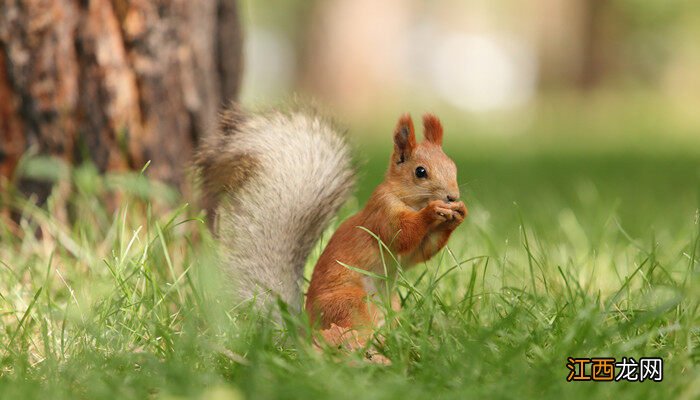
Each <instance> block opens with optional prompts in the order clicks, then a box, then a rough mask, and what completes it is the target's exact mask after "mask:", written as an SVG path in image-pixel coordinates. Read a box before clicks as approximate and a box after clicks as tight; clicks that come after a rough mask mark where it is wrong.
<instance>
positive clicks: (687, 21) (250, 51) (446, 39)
mask: <svg viewBox="0 0 700 400" xmlns="http://www.w3.org/2000/svg"><path fill="white" fill-rule="evenodd" d="M242 10H243V12H242V15H243V20H244V23H245V24H246V26H245V29H244V31H245V32H246V39H245V42H246V48H245V49H246V51H245V60H246V66H245V71H246V72H245V77H244V82H243V94H242V101H243V102H244V103H246V104H248V105H253V106H256V105H259V106H265V105H269V104H270V103H273V104H274V103H275V102H279V101H284V100H285V99H288V98H289V96H290V93H300V94H301V96H302V97H304V98H312V99H315V100H316V102H317V103H319V104H322V108H323V109H326V110H328V112H329V113H330V114H332V115H335V116H336V117H337V119H338V120H339V122H340V125H341V126H343V127H346V128H347V129H348V132H349V136H350V138H351V140H352V141H353V142H354V143H355V147H356V149H357V151H356V153H357V155H358V159H359V165H360V172H361V180H360V184H359V189H358V197H359V200H360V202H362V201H364V200H365V199H366V198H367V197H368V196H369V193H370V192H371V190H372V189H373V187H374V186H375V185H376V184H377V183H378V182H379V181H381V179H382V174H383V169H384V168H385V164H386V160H387V157H388V154H389V152H390V150H391V136H390V133H391V131H392V128H393V125H394V123H395V120H396V118H397V117H398V115H400V114H401V113H403V112H411V113H412V114H413V116H414V118H420V115H421V114H422V113H423V112H433V113H436V114H437V115H439V116H440V117H441V119H442V120H443V124H444V125H445V129H446V143H445V149H446V152H447V153H448V154H450V155H451V156H453V157H454V158H455V161H456V162H457V164H458V167H459V175H460V176H459V180H460V184H463V186H462V194H463V196H464V197H465V199H466V200H467V201H468V203H469V204H468V205H469V206H470V209H471V220H472V222H482V223H489V224H493V225H495V226H496V227H500V228H503V229H509V228H510V229H511V230H517V224H514V220H515V219H517V218H516V216H517V214H518V212H519V211H518V209H519V210H520V212H522V213H524V214H525V215H528V216H529V218H530V219H532V223H533V224H534V225H535V226H534V227H535V228H536V227H537V225H541V226H542V227H543V229H542V234H545V235H547V234H548V232H549V233H550V234H553V235H557V234H558V232H556V231H554V232H553V231H552V229H551V227H552V226H556V225H558V224H559V222H561V221H560V220H561V219H562V218H566V217H565V215H569V214H568V213H570V212H571V213H573V215H575V216H576V218H578V219H579V220H581V222H582V224H583V227H584V228H585V229H586V230H587V231H588V232H587V233H589V234H594V233H595V232H596V230H600V227H601V226H602V225H605V224H606V223H608V222H609V220H610V219H611V218H614V219H615V221H616V222H615V223H620V224H621V225H622V226H624V227H625V229H627V230H628V231H629V232H630V234H633V235H635V236H636V235H644V234H646V233H648V232H649V230H650V228H653V227H655V226H656V227H663V228H671V229H673V228H674V227H675V228H679V227H680V226H683V225H686V224H688V223H692V221H693V217H694V213H695V209H696V208H697V206H698V196H697V194H698V193H697V191H698V185H697V182H698V173H699V172H700V164H699V163H698V161H700V158H699V157H698V156H699V155H700V114H699V113H698V112H697V111H698V105H700V74H698V73H697V71H699V70H700V46H697V38H698V37H700V3H698V2H694V1H683V0H671V1H657V0H651V1H644V2H639V1H627V0H618V1H604V0H590V1H589V0H578V1H567V2H562V1H553V0H539V1H528V2H515V1H492V2H477V1H440V2H429V1H417V0H413V1H412V0H391V1H386V2H381V3H379V4H377V3H376V2H370V1H368V0H365V1H350V0H330V1H296V2H284V3H274V4H273V3H270V2H253V1H247V2H243V3H242ZM515 204H517V206H516V205H515ZM484 205H486V206H487V207H486V208H487V209H488V211H487V209H484V208H483V207H482V206H484ZM600 205H603V207H602V208H601V206H600Z"/></svg>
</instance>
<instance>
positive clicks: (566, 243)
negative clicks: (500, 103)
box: [0, 139, 700, 399]
mask: <svg viewBox="0 0 700 400" xmlns="http://www.w3.org/2000/svg"><path fill="white" fill-rule="evenodd" d="M523 142H524V140H523ZM464 143H466V142H464ZM464 143H462V142H459V141H457V140H454V139H450V141H448V143H447V144H446V147H447V149H448V152H449V153H451V154H453V155H454V157H455V160H456V161H457V164H458V168H459V170H460V179H463V180H464V182H465V184H464V186H462V190H463V195H464V197H465V199H466V201H467V204H468V206H469V209H470V216H469V218H468V220H467V222H465V224H464V225H463V226H462V227H461V228H460V230H459V231H458V233H456V235H455V236H454V237H453V239H452V240H451V242H450V244H449V246H448V247H449V250H446V251H443V252H441V253H440V254H439V255H438V256H436V257H435V258H434V259H433V260H431V261H430V262H428V263H427V265H426V266H423V265H419V266H417V267H416V268H414V269H412V270H410V271H408V272H407V273H406V277H405V279H401V280H400V283H401V284H400V285H399V286H400V289H399V290H400V292H401V294H402V296H403V297H404V299H405V304H404V308H403V310H402V311H401V312H400V313H398V314H396V315H392V320H393V323H392V324H391V325H390V326H387V327H385V328H383V329H382V332H381V333H382V334H383V335H384V336H385V337H386V342H385V345H384V346H383V347H382V352H383V353H384V354H386V355H387V356H388V357H389V358H391V360H393V364H392V365H391V366H378V365H373V364H368V363H364V362H361V361H360V359H361V356H360V355H357V354H340V353H337V352H335V351H333V350H332V349H328V350H326V351H323V352H316V351H314V349H313V348H312V347H311V345H310V344H309V341H308V339H307V336H306V335H305V334H304V330H305V329H304V320H303V318H299V317H295V316H289V317H288V318H286V319H285V321H284V322H283V323H275V322H273V321H272V320H271V319H270V318H268V316H266V315H259V314H256V313H254V312H252V311H251V310H250V309H248V308H247V307H246V305H240V304H232V303H231V302H230V301H228V299H227V295H226V290H225V288H223V287H222V285H221V284H220V279H218V276H217V273H216V268H215V265H216V257H215V252H214V251H212V249H213V247H214V244H213V241H212V239H211V237H210V236H209V235H208V233H207V231H206V228H205V226H204V224H203V223H202V222H201V220H200V219H199V217H200V214H199V213H198V212H197V210H196V209H194V207H191V206H187V205H186V204H184V201H185V200H184V199H182V198H180V197H178V196H177V195H176V194H174V193H173V192H172V191H171V190H169V189H168V188H165V187H162V186H160V185H158V184H157V183H155V182H150V181H148V180H146V179H145V178H143V177H142V176H140V175H139V174H133V175H108V176H106V177H100V176H99V175H98V174H96V173H95V171H94V170H93V169H92V168H90V167H88V166H86V167H80V168H76V169H72V170H71V169H67V168H64V169H56V168H51V167H50V165H49V166H48V167H47V166H46V165H43V166H42V163H41V162H37V163H35V165H34V167H33V168H34V169H36V171H34V172H33V173H35V174H39V175H41V172H42V171H44V172H45V173H46V174H47V175H51V174H53V176H52V179H55V180H57V181H58V182H59V183H58V185H57V189H56V190H55V191H54V194H53V195H52V197H51V199H50V201H49V202H48V203H47V204H46V205H45V206H42V207H36V206H34V205H33V203H32V201H31V199H23V198H22V197H21V196H19V195H17V194H16V193H14V192H12V191H10V190H9V189H8V191H6V193H5V196H4V201H5V202H6V203H9V204H11V205H12V207H14V208H15V209H17V210H20V211H21V212H22V219H21V221H22V223H21V225H20V226H19V227H17V229H14V228H13V227H11V226H9V225H3V226H2V227H1V228H0V346H1V347H0V398H2V399H20V398H21V399H29V398H51V399H76V398H78V399H113V398H119V399H131V398H133V399H143V398H153V399H180V398H183V399H184V398H193V399H239V398H318V397H333V398H336V399H343V398H347V399H357V398H363V399H364V398H476V399H480V398H514V397H518V398H538V399H539V398H562V397H566V398H676V399H694V398H697V397H698V396H700V372H698V370H697V368H696V365H697V363H698V361H699V360H700V352H699V351H698V346H700V340H699V334H700V331H699V330H698V329H699V328H700V324H699V323H700V311H699V310H698V307H699V300H700V274H699V273H698V269H697V264H698V261H697V259H698V256H699V254H700V253H699V251H698V250H699V242H700V225H699V224H698V193H697V188H698V174H697V170H698V165H699V164H698V161H700V157H699V156H698V153H697V152H694V151H693V150H692V149H689V148H687V147H684V148H677V149H675V148H674V149H670V150H669V149H667V150H668V151H662V149H661V148H659V147H656V145H654V144H652V145H649V146H648V147H647V148H646V150H645V148H644V146H641V147H640V146H637V147H636V148H635V149H634V150H628V149H624V148H621V147H615V148H612V149H606V150H605V151H596V150H591V149H589V150H586V151H568V152H562V151H559V150H558V148H556V147H552V148H550V149H547V148H546V146H539V145H538V144H537V143H535V144H530V146H531V147H529V149H530V150H532V151H520V150H516V149H515V148H516V147H518V146H517V145H513V144H512V143H511V144H510V145H503V146H495V149H496V150H491V151H489V150H485V149H484V148H480V147H479V146H478V145H474V146H471V145H470V146H467V145H465V144H464ZM541 143H543V142H542V141H541ZM541 143H540V144H541ZM374 147H377V146H374ZM518 148H520V147H518ZM640 148H641V150H640ZM386 151H388V145H387V146H384V147H383V148H381V149H379V150H377V151H376V153H372V152H370V153H368V154H366V155H365V158H366V159H365V162H364V164H362V166H361V181H360V185H359V186H360V187H359V190H358V199H359V200H354V201H351V202H350V204H349V205H348V206H347V207H346V209H345V210H344V211H343V213H342V215H347V214H348V213H349V212H352V211H353V210H355V209H357V207H358V204H359V203H360V202H361V201H362V200H363V199H364V198H366V196H367V195H368V193H369V191H370V190H371V188H372V187H373V185H374V184H375V183H376V182H377V181H378V180H379V179H381V176H382V173H383V172H382V171H383V168H384V165H385V159H386V154H385V152H386ZM27 169H28V170H31V168H30V167H27ZM49 172H50V173H49ZM115 195H116V197H115ZM114 198H116V199H117V201H111V203H110V201H109V200H108V199H114ZM61 204H67V208H63V207H61ZM110 204H112V205H114V204H117V205H118V207H116V210H114V211H110V209H111V206H110ZM62 210H67V211H66V212H62ZM341 218H342V216H341ZM336 224H337V221H336ZM331 231H332V227H331V228H330V229H329V231H328V232H327V234H326V235H325V237H324V240H327V238H328V235H330V233H331ZM319 251H320V246H319V247H318V248H317V249H315V250H314V253H313V254H312V257H311V259H310V260H309V265H313V262H314V260H315V258H316V257H318V253H319ZM568 356H572V357H597V356H610V357H615V358H617V359H618V360H619V359H621V358H622V357H623V356H624V357H635V358H636V359H639V358H640V357H644V356H646V357H663V359H664V361H665V365H664V380H663V382H661V383H653V382H645V383H629V382H618V383H606V382H571V383H567V382H566V380H565V379H566V376H567V373H568V370H567V368H566V366H565V364H566V358H567V357H568Z"/></svg>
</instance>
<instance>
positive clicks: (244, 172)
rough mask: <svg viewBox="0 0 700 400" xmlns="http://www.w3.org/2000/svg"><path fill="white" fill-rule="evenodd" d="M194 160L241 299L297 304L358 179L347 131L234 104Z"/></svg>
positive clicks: (307, 117)
mask: <svg viewBox="0 0 700 400" xmlns="http://www.w3.org/2000/svg"><path fill="white" fill-rule="evenodd" d="M195 163H196V166H197V168H198V172H199V175H200V179H201V183H202V189H203V192H204V202H205V207H206V208H207V209H208V211H209V218H210V223H211V226H212V228H213V229H214V232H215V233H216V235H217V236H218V238H219V245H220V246H221V256H222V262H223V268H224V272H225V273H226V274H227V275H228V276H229V277H230V279H231V282H232V283H233V284H234V285H235V287H234V290H235V291H236V293H237V294H238V295H239V297H240V299H243V300H245V299H251V298H256V299H257V301H258V302H262V303H263V304H265V303H268V302H270V300H274V298H275V297H276V296H279V297H280V298H281V299H282V300H284V301H285V302H287V303H288V304H289V305H290V306H291V307H293V308H295V309H300V308H301V297H302V293H301V286H300V285H301V281H302V275H303V269H304V265H305V262H306V258H307V257H308V255H309V253H310V251H311V249H312V246H313V245H314V244H315V243H316V242H317V241H318V239H319V237H320V235H321V233H322V232H323V230H324V229H325V228H326V226H327V224H328V222H329V221H330V219H331V218H332V217H333V216H334V215H335V214H336V213H337V211H338V209H339V208H340V206H341V205H342V204H343V203H344V202H345V201H346V199H347V198H348V196H349V195H350V192H351V190H352V186H353V183H354V173H353V170H352V168H351V156H350V151H349V148H348V146H347V145H346V143H345V140H344V139H343V137H342V136H341V135H339V134H338V133H337V132H335V131H334V130H333V128H332V127H331V125H330V124H329V123H327V122H325V121H324V120H322V119H321V118H320V117H318V116H316V115H313V114H310V113H305V112H289V113H285V112H279V111H272V112H268V113H245V112H243V111H241V110H240V109H239V108H238V106H236V105H235V104H234V105H231V106H230V107H229V108H228V109H227V110H225V111H224V112H223V113H222V115H221V117H220V126H219V129H218V131H217V132H216V133H215V134H214V135H212V136H210V137H208V138H206V139H205V140H204V141H203V143H202V144H201V145H200V148H199V150H198V152H197V155H196V158H195Z"/></svg>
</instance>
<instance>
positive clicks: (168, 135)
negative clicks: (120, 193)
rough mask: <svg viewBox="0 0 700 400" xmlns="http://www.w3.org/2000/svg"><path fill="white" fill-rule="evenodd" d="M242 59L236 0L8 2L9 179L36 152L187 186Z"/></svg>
mask: <svg viewBox="0 0 700 400" xmlns="http://www.w3.org/2000/svg"><path fill="white" fill-rule="evenodd" d="M241 60H242V56H241V30H240V23H239V19H238V12H237V4H236V0H198V1H191V0H0V177H5V178H7V179H10V180H11V179H12V177H13V175H14V174H15V169H16V166H17V162H18V160H19V158H20V156H21V155H22V154H23V153H24V152H25V151H27V150H28V149H32V150H33V151H36V152H37V153H39V154H44V155H50V156H55V157H58V158H61V159H63V160H65V161H67V162H69V163H71V164H76V163H81V162H84V161H90V162H92V163H94V164H95V165H96V166H97V168H98V169H99V170H101V171H111V170H127V169H140V168H142V167H143V166H144V165H145V164H146V162H148V161H149V160H150V161H151V165H150V167H149V169H148V173H149V174H150V175H151V176H153V177H155V178H157V179H161V180H164V181H166V182H168V183H171V184H175V185H179V186H181V187H182V185H184V184H185V181H186V179H185V177H186V176H185V175H186V174H185V173H186V170H187V168H188V165H189V161H190V157H191V154H192V150H193V148H194V146H195V145H196V143H197V141H198V139H199V138H200V137H202V136H203V135H204V133H205V132H206V131H207V130H208V129H211V128H212V127H214V126H215V125H216V116H217V112H218V109H219V108H220V107H221V105H222V104H223V103H224V102H226V101H229V100H235V99H236V97H237V95H238V91H239V86H240V76H241ZM21 186H22V187H23V188H24V189H25V190H26V191H30V192H35V193H38V194H39V197H40V198H41V197H45V196H46V194H47V193H48V191H47V190H48V189H47V187H46V185H36V184H32V183H31V182H23V183H22V185H21Z"/></svg>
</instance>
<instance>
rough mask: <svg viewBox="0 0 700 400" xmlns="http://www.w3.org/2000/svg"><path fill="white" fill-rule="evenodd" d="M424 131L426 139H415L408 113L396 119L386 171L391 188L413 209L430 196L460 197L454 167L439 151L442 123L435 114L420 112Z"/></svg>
mask: <svg viewBox="0 0 700 400" xmlns="http://www.w3.org/2000/svg"><path fill="white" fill-rule="evenodd" d="M423 135H424V136H425V140H423V141H422V142H420V143H417V142H416V135H415V132H414V130H413V121H412V120H411V117H410V115H408V114H405V115H403V116H402V117H401V118H400V119H399V122H398V124H397V125H396V131H395V132H394V152H393V154H392V155H391V164H390V165H389V171H388V172H387V178H388V181H389V182H390V184H391V190H392V192H393V193H394V194H395V195H396V196H397V197H398V198H399V199H400V200H401V201H403V202H404V203H406V204H407V205H408V206H410V207H413V208H414V209H420V208H423V207H425V206H426V205H427V204H428V203H429V202H430V201H432V200H443V201H445V202H451V201H457V199H459V185H458V184H457V167H456V166H455V163H454V161H452V159H450V158H449V157H448V156H447V155H446V154H445V153H444V152H443V151H442V124H441V123H440V120H439V119H438V118H437V117H436V116H434V115H432V114H425V115H424V116H423Z"/></svg>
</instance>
